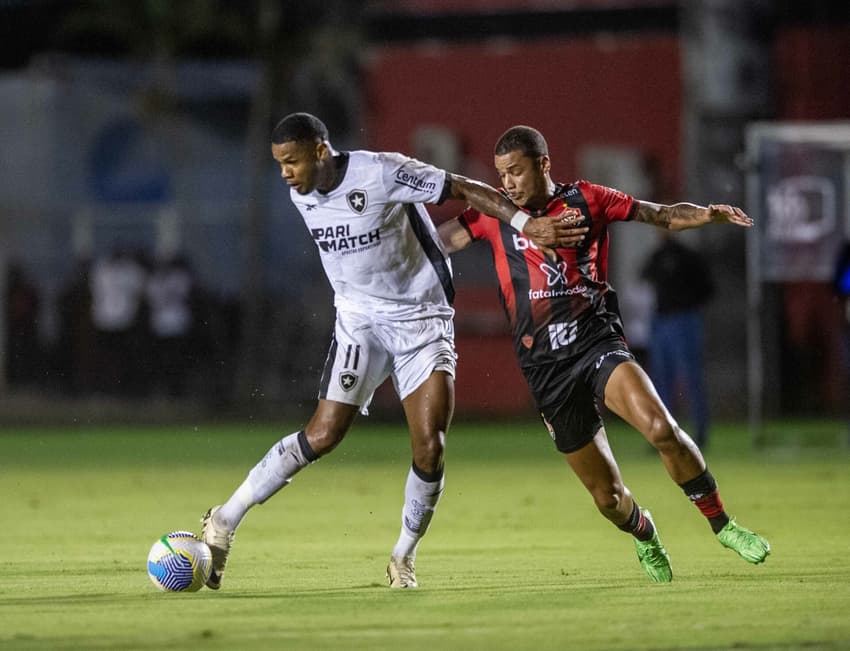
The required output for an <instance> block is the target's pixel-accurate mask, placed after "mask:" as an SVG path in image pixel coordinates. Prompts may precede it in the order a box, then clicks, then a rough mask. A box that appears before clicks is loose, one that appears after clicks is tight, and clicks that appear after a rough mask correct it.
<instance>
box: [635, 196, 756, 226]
mask: <svg viewBox="0 0 850 651" xmlns="http://www.w3.org/2000/svg"><path fill="white" fill-rule="evenodd" d="M635 221H636V222H641V223H644V224H652V225H653V226H658V227H659V228H665V229H667V230H670V231H683V230H686V229H688V228H698V227H700V226H705V225H706V224H712V223H715V224H735V225H736V226H744V227H749V226H752V225H753V220H752V219H751V218H750V217H748V216H747V214H746V213H745V212H744V211H743V210H741V209H740V208H736V207H735V206H728V205H726V204H710V205H708V206H698V205H696V204H693V203H685V202H682V203H674V204H671V205H665V204H660V203H652V202H651V201H639V202H638V208H637V212H636V213H635Z"/></svg>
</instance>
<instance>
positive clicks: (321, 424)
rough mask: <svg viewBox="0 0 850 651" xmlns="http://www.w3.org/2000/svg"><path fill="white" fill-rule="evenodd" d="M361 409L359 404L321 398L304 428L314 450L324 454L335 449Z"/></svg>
mask: <svg viewBox="0 0 850 651" xmlns="http://www.w3.org/2000/svg"><path fill="white" fill-rule="evenodd" d="M359 409H360V408H359V407H358V406H357V405H348V404H345V403H342V402H336V401H335V400H321V399H320V400H319V404H318V405H317V406H316V410H315V411H314V412H313V415H312V417H311V418H310V420H309V422H308V423H307V425H306V427H305V428H304V434H305V435H306V436H307V442H308V443H309V444H310V448H311V449H312V450H313V452H315V453H316V454H317V455H319V456H322V455H324V454H327V453H328V452H330V451H331V450H333V449H334V448H335V447H336V446H337V445H338V444H339V442H340V441H342V439H343V438H344V437H345V435H346V433H347V432H348V430H349V429H350V428H351V425H352V423H354V419H355V418H356V417H357V414H358V412H359Z"/></svg>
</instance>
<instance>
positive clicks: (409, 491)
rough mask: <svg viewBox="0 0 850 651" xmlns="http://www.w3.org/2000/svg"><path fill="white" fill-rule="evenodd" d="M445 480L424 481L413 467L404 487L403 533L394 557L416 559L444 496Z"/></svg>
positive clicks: (396, 545) (400, 535)
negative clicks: (441, 496)
mask: <svg viewBox="0 0 850 651" xmlns="http://www.w3.org/2000/svg"><path fill="white" fill-rule="evenodd" d="M444 483H445V478H444V477H443V476H441V477H440V478H439V479H438V480H437V481H433V482H429V481H423V480H422V479H420V478H419V476H418V475H417V474H416V472H415V471H414V470H413V467H411V468H410V472H408V474H407V483H406V484H405V486H404V508H403V509H402V510H401V533H400V534H399V537H398V542H397V543H396V544H395V547H394V548H393V556H411V557H414V558H415V557H416V548H417V546H418V545H419V541H420V540H421V539H422V536H424V535H425V532H426V531H428V525H429V524H430V523H431V518H432V517H433V515H434V510H435V509H436V508H437V502H439V501H440V495H442V494H443V484H444Z"/></svg>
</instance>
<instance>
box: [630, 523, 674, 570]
mask: <svg viewBox="0 0 850 651" xmlns="http://www.w3.org/2000/svg"><path fill="white" fill-rule="evenodd" d="M640 512H641V513H643V517H645V518H646V519H647V520H649V521H650V522H652V516H651V515H650V513H649V511H647V510H646V509H641V510H640ZM652 528H653V529H655V531H654V532H653V534H652V538H650V539H649V540H647V541H641V540H638V539H637V538H634V541H635V549H636V550H637V557H638V560H639V561H640V565H641V567H642V568H643V570H644V572H646V573H647V575H648V576H649V578H650V579H652V580H653V581H654V582H655V583H670V581H672V580H673V568H672V567H670V557H669V556H668V555H667V550H666V549H664V545H662V544H661V539H660V538H659V537H658V529H656V528H655V523H654V522H652Z"/></svg>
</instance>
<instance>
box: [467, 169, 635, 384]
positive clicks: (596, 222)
mask: <svg viewBox="0 0 850 651" xmlns="http://www.w3.org/2000/svg"><path fill="white" fill-rule="evenodd" d="M564 206H568V207H570V208H577V209H578V210H580V211H581V214H582V217H583V219H582V221H581V224H582V225H585V226H588V227H589V228H590V230H589V231H588V232H587V234H586V236H585V239H584V241H583V242H582V243H581V244H580V245H579V246H577V247H575V248H559V249H556V250H555V251H554V256H555V257H554V258H551V257H549V256H547V255H545V254H544V253H543V252H542V251H540V250H539V249H538V248H537V247H536V246H535V245H534V244H533V243H532V242H531V240H529V239H528V238H527V237H525V236H523V235H522V234H521V233H519V232H517V231H516V230H515V229H514V228H512V227H511V226H509V225H508V224H505V223H504V222H502V221H500V220H498V219H496V218H494V217H490V216H489V215H484V214H482V213H480V212H478V211H476V210H474V209H472V208H469V209H467V210H466V211H465V212H464V213H463V214H462V215H461V217H460V221H461V223H462V224H463V225H464V226H465V227H466V229H467V230H468V231H469V233H470V234H471V235H472V237H473V239H476V240H487V242H489V244H490V247H491V248H492V251H493V261H494V263H495V266H496V274H497V276H498V279H499V293H500V297H501V300H502V305H503V307H504V309H505V312H506V314H507V316H508V319H509V320H510V323H511V331H512V333H513V338H514V348H515V349H516V353H517V357H518V359H519V364H520V366H523V367H525V366H535V365H538V364H545V363H547V362H552V361H555V360H559V359H565V358H568V357H572V356H574V355H578V354H581V353H582V352H583V351H584V350H586V349H587V348H588V347H589V346H591V345H592V344H593V342H594V341H595V340H596V339H597V338H598V337H599V336H601V335H605V334H608V333H610V332H616V333H618V334H620V335H622V333H623V326H622V322H621V320H620V312H619V308H618V307H617V299H616V294H615V292H614V290H613V289H612V288H611V286H610V285H609V284H608V224H610V223H611V222H615V221H626V220H629V219H632V218H633V216H634V213H635V211H636V210H637V206H638V202H637V200H635V199H634V198H633V197H631V196H629V195H627V194H624V193H622V192H620V191H618V190H614V189H613V188H608V187H605V186H601V185H596V184H593V183H590V182H588V181H576V182H575V183H570V184H567V185H558V186H556V190H555V193H554V195H553V196H552V199H551V200H550V201H549V203H548V205H547V206H546V208H545V209H543V210H541V211H539V212H535V213H531V215H532V216H534V217H540V216H544V215H559V214H561V213H562V212H563V209H564Z"/></svg>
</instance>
